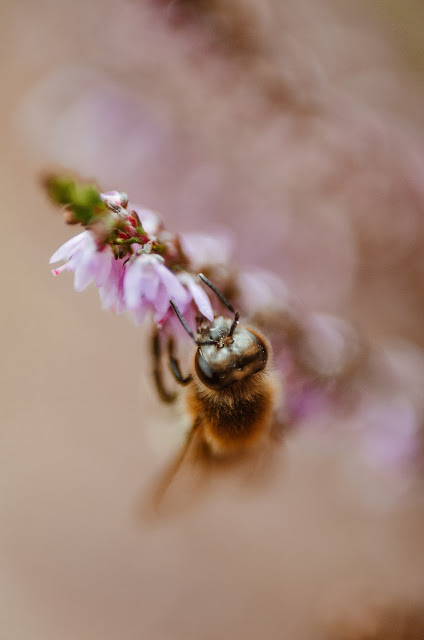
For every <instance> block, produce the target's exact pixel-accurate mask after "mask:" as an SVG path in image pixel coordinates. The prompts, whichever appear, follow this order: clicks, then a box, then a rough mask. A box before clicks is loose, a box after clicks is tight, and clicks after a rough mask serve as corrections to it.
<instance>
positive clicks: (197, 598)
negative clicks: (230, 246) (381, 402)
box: [0, 0, 424, 640]
mask: <svg viewBox="0 0 424 640" xmlns="http://www.w3.org/2000/svg"><path fill="white" fill-rule="evenodd" d="M228 4H230V3H228ZM352 4H353V3H347V2H346V3H334V4H332V3H330V2H324V0H319V1H315V2H312V0H311V1H310V2H308V1H307V0H302V1H301V2H294V0H293V1H287V2H282V1H281V2H264V3H259V2H258V3H257V4H255V3H254V2H244V3H243V2H234V5H232V6H233V8H234V11H233V10H232V9H231V8H230V10H229V9H228V5H227V7H226V8H222V6H221V3H220V2H212V3H210V4H208V3H206V2H199V3H195V2H189V1H187V2H183V3H178V2H173V3H169V4H168V3H166V2H165V1H164V0H163V1H161V2H159V1H157V2H154V1H153V0H152V1H148V0H139V1H138V2H133V1H129V0H127V1H123V2H113V1H112V0H107V1H106V2H103V3H100V2H92V3H88V4H87V3H84V2H80V1H77V2H73V3H66V2H63V1H57V0H55V1H53V0H35V1H32V2H29V1H27V2H21V3H14V2H12V1H10V2H7V1H6V0H3V2H2V5H1V12H2V20H1V27H0V29H1V38H0V51H1V58H0V60H1V62H0V64H1V69H2V80H3V81H2V94H1V95H2V101H1V102H2V118H1V120H0V127H1V140H2V152H1V154H0V163H1V164H0V167H1V169H0V185H1V186H0V189H1V193H2V219H3V243H2V252H1V255H2V272H1V278H2V280H1V282H2V287H3V296H2V299H3V305H2V314H1V317H2V322H1V328H2V331H1V335H2V338H3V341H2V342H3V344H2V361H3V367H2V383H1V391H2V398H1V404H0V406H1V415H2V419H1V449H0V451H1V453H0V456H1V464H0V469H1V471H0V474H1V481H0V514H1V516H0V566H1V571H0V607H1V615H0V626H1V635H2V637H5V638H8V639H10V640H12V639H13V640H15V639H16V640H18V639H19V640H21V639H25V640H26V639H27V638H28V639H29V638H31V640H37V639H38V638H40V639H41V638H42V639H43V640H50V638H51V639H52V640H53V639H55V640H56V639H58V638H60V639H62V638H63V639H67V638H81V639H85V638H87V639H90V640H94V639H97V638H99V639H100V638H102V640H105V639H109V638H110V639H114V638H120V639H123V640H132V639H134V640H135V639H136V638H137V639H139V638H149V639H152V640H156V639H158V640H168V639H170V640H171V639H172V640H177V639H180V638H181V640H182V639H184V640H190V639H195V638H196V639H197V638H202V639H205V640H207V639H209V638H211V639H212V638H216V637H217V636H218V635H220V636H222V637H224V638H243V639H244V640H248V639H253V638H259V637H263V638H269V639H272V638H290V639H291V638H296V639H297V638H299V639H300V638H308V639H309V638H310V639H312V638H315V637H316V638H321V637H328V636H327V635H326V631H323V632H322V625H323V623H322V620H323V619H324V618H326V617H327V616H329V617H330V618H331V617H332V616H333V615H334V617H336V618H337V617H342V618H343V616H344V613H345V612H349V611H350V610H351V607H352V602H357V601H358V602H359V611H360V613H359V616H361V607H362V603H363V602H364V603H365V602H369V601H370V600H371V601H373V599H374V598H376V599H377V600H378V601H380V599H381V600H382V601H383V602H386V600H387V601H388V602H392V600H393V601H396V602H403V601H405V600H406V601H408V602H415V601H416V600H418V601H421V602H422V601H423V588H424V563H423V560H424V542H423V535H422V532H423V524H424V505H423V500H422V486H421V485H422V479H421V478H420V476H419V474H417V475H416V476H414V477H413V479H412V480H410V481H408V483H406V484H405V482H404V478H403V477H399V476H398V475H396V474H394V475H391V474H390V473H379V472H376V471H375V470H374V469H373V468H371V467H369V466H367V465H366V464H365V463H364V462H363V460H362V459H361V458H360V457H358V456H356V457H355V456H353V455H351V452H350V451H349V449H348V448H346V447H345V446H344V442H343V441H342V442H339V439H338V436H336V435H334V437H331V436H328V435H325V436H324V435H316V434H315V433H314V432H308V431H306V433H305V432H303V433H302V434H299V435H298V436H296V435H295V436H292V437H291V439H290V441H289V442H287V444H286V446H285V448H284V453H281V463H280V470H279V473H278V476H277V478H276V479H275V481H274V483H273V484H272V486H270V487H269V488H268V489H267V490H266V491H262V492H261V491H258V492H254V493H253V494H252V495H249V494H248V493H246V491H244V492H243V491H241V492H240V491H239V490H238V489H236V488H235V487H234V486H233V485H232V483H231V481H228V482H227V483H226V484H224V485H223V486H219V487H218V488H217V489H216V490H215V491H210V492H208V493H207V494H205V497H204V499H201V500H196V502H195V503H194V504H193V508H192V509H188V510H184V511H183V512H181V513H177V514H174V515H173V516H172V517H170V518H166V519H164V520H161V521H158V522H155V523H152V522H149V521H144V520H143V519H142V518H140V517H138V516H137V514H138V512H139V506H140V501H142V500H143V496H145V495H146V494H147V493H148V490H149V486H150V484H151V482H152V481H153V478H154V477H155V474H156V473H157V472H158V470H159V469H160V468H161V467H162V465H163V464H164V462H165V460H166V459H167V457H168V456H169V450H167V449H166V448H161V446H160V443H161V442H162V440H163V438H162V434H167V433H168V432H169V431H173V430H174V429H175V431H177V430H178V429H179V424H180V420H179V417H178V415H176V414H175V412H174V411H173V410H167V409H166V410H165V409H164V408H163V407H161V406H160V405H159V403H158V402H157V401H156V399H155V397H154V393H153V389H152V384H151V381H150V379H149V366H150V363H149V357H148V354H147V353H146V346H145V345H146V331H145V330H144V329H138V328H136V327H134V326H133V324H132V322H131V321H130V320H129V319H127V318H125V317H115V316H113V315H112V314H110V313H106V312H102V311H101V310H100V305H99V300H98V295H97V292H96V291H95V290H94V287H90V288H89V289H88V290H87V291H85V292H84V293H83V294H78V295H77V294H76V293H75V292H74V291H73V289H72V280H71V277H70V276H69V274H64V275H63V276H61V277H60V278H56V279H54V278H53V277H52V275H51V273H50V270H49V266H48V258H49V256H50V255H51V254H52V253H53V252H54V251H55V249H56V248H57V247H58V246H59V245H60V244H62V242H64V240H65V239H66V238H68V237H69V236H70V235H72V232H73V230H72V229H66V228H65V227H64V225H63V222H62V219H61V216H60V214H59V213H58V212H56V211H55V210H54V208H53V207H52V206H51V205H50V204H49V203H48V202H47V200H46V198H45V197H44V195H43V193H42V191H41V189H40V186H39V176H40V174H41V172H42V171H43V170H44V169H45V167H56V166H66V167H67V168H69V169H71V170H74V171H78V172H79V173H80V174H81V175H82V176H84V177H90V178H94V179H96V180H97V181H98V182H99V184H100V185H101V186H102V187H103V188H104V189H113V188H117V189H122V190H126V191H128V192H129V193H130V196H131V198H132V199H133V200H135V201H138V202H140V203H142V204H144V205H146V206H149V207H152V208H157V209H158V210H160V211H162V212H163V214H164V217H165V219H166V222H167V225H168V226H169V228H171V229H176V230H188V229H201V230H203V229H205V230H211V229H214V228H216V227H221V228H222V226H227V227H228V228H229V229H230V230H231V231H232V232H233V233H234V234H235V235H236V237H237V239H238V240H237V249H236V252H235V256H234V260H235V261H236V262H237V263H238V264H239V265H242V264H256V265H257V266H261V267H267V268H273V269H274V270H275V271H276V272H278V273H279V274H280V275H281V276H283V277H284V278H285V279H286V281H287V283H288V286H289V287H290V288H291V290H294V291H295V292H296V294H297V295H298V297H299V300H300V303H301V305H302V308H304V309H305V310H308V309H317V310H325V311H333V312H338V313H341V314H343V315H345V316H346V317H348V318H349V319H350V320H352V321H354V322H356V323H358V324H359V326H360V327H361V330H362V331H363V333H364V335H366V336H367V337H368V338H369V339H370V340H371V341H373V340H374V341H376V342H379V341H381V340H385V339H388V338H392V337H395V338H396V339H398V338H402V339H407V340H409V341H411V343H412V344H413V345H416V348H417V350H418V348H420V347H422V346H423V345H424V330H423V324H422V317H423V310H424V309H423V307H424V299H423V290H424V289H423V285H424V262H423V260H424V258H423V256H424V252H423V245H424V226H423V212H424V187H423V185H424V180H423V176H424V145H423V122H424V119H423V115H422V114H423V109H422V107H423V88H422V84H423V69H424V67H423V65H424V56H423V39H422V29H423V26H424V12H423V8H422V7H421V4H420V2H419V1H418V0H417V1H416V2H414V1H410V2H403V3H400V2H395V1H394V0H393V1H392V2H390V3H389V2H384V3H383V2H380V3H364V4H363V5H358V6H356V3H355V7H356V8H355V9H354V10H353V8H352V7H351V5H352ZM420 353H421V352H420ZM334 420H335V422H336V421H337V420H336V418H334ZM165 440H166V438H165ZM363 594H372V595H371V596H368V595H365V596H364V595H363ZM364 606H365V605H364ZM321 632H322V634H323V635H321Z"/></svg>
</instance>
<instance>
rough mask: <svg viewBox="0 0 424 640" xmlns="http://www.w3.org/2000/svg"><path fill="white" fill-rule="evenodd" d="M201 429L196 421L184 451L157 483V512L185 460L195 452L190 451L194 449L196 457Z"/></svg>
mask: <svg viewBox="0 0 424 640" xmlns="http://www.w3.org/2000/svg"><path fill="white" fill-rule="evenodd" d="M200 427H201V422H200V420H196V421H195V422H194V424H193V426H192V427H191V429H190V431H189V432H188V434H187V437H186V441H185V443H184V445H183V446H182V449H181V451H180V452H179V454H178V456H177V457H176V458H175V459H174V460H173V461H172V462H171V464H170V465H169V466H168V467H167V468H166V469H165V471H164V473H163V474H162V477H161V478H160V480H159V482H158V483H157V485H156V487H155V490H154V494H153V507H154V510H155V511H157V510H158V509H159V507H160V505H161V503H162V501H163V498H164V496H165V494H166V492H167V490H168V488H169V486H170V485H171V483H172V481H173V480H174V478H175V476H176V475H177V473H178V471H179V470H180V468H181V466H182V464H183V462H184V461H185V459H186V458H188V457H192V456H193V451H190V450H193V449H194V456H195V457H196V455H197V449H198V448H199V442H198V440H199V438H198V436H199V434H201V430H200Z"/></svg>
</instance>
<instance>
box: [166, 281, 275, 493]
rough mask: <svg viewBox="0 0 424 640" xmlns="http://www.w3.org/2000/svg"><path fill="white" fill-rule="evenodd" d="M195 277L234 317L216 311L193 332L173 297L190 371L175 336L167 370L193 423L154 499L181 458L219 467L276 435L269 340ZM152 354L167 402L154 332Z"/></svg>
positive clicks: (256, 450)
mask: <svg viewBox="0 0 424 640" xmlns="http://www.w3.org/2000/svg"><path fill="white" fill-rule="evenodd" d="M199 277H200V278H201V279H202V280H203V282H204V283H205V284H206V285H207V286H208V287H210V289H212V291H213V292H214V293H215V294H216V295H217V297H218V298H219V300H220V301H221V303H222V304H223V306H224V307H225V308H226V309H228V311H229V312H230V313H231V314H232V317H226V316H223V315H219V316H217V317H215V318H214V320H213V322H209V321H205V320H203V321H200V319H198V324H197V331H196V334H194V333H193V331H192V330H191V329H190V327H189V326H188V324H187V322H186V320H185V319H184V317H183V316H182V314H181V312H180V310H179V308H178V307H177V305H176V304H175V303H174V302H173V301H172V300H171V305H172V307H173V309H174V311H175V313H176V315H177V317H178V319H179V321H180V322H181V324H182V326H183V327H184V329H185V331H186V332H187V334H188V335H189V336H190V338H191V339H192V341H193V342H194V344H195V345H196V349H195V351H194V353H193V356H192V367H191V368H192V370H191V372H190V373H189V374H188V375H186V376H185V375H183V373H182V371H181V367H180V364H179V361H178V360H177V358H176V357H175V356H174V352H173V339H172V338H171V339H170V340H169V343H168V348H169V366H170V370H171V372H172V375H173V377H174V378H175V380H176V381H177V383H178V384H179V385H181V386H183V387H185V389H184V403H185V407H186V411H187V413H188V415H189V416H190V421H191V427H190V428H189V431H188V433H187V437H186V441H185V444H184V445H183V447H182V450H181V452H180V454H179V456H178V457H177V459H176V460H175V461H174V462H173V464H172V465H171V467H170V468H169V469H168V470H167V472H166V473H165V476H164V477H163V479H162V481H161V483H160V487H159V489H158V491H157V499H158V502H160V500H161V497H162V496H163V494H164V493H165V491H166V489H167V487H168V486H169V484H170V482H171V481H172V479H173V478H174V476H175V475H176V473H177V471H178V469H179V468H180V466H181V464H182V462H183V461H184V460H185V459H187V458H191V459H192V460H193V459H194V460H196V461H200V462H201V463H203V464H204V465H205V464H207V463H209V464H210V463H217V464H218V465H219V466H221V467H222V466H223V465H226V464H233V463H235V462H236V461H240V460H245V459H247V458H251V457H252V456H255V455H258V454H259V452H262V451H263V450H264V448H266V447H267V446H268V445H269V443H270V442H271V441H272V440H273V438H274V436H275V424H274V408H275V405H276V400H277V397H278V395H279V390H278V381H277V378H276V375H275V374H274V373H273V372H272V370H271V369H270V360H271V347H270V344H269V342H268V340H267V339H266V338H265V336H263V335H262V334H261V333H260V332H259V331H258V330H257V329H254V328H252V327H250V326H246V327H245V326H242V325H241V324H240V315H239V313H238V312H237V311H236V310H235V309H234V307H233V306H232V305H231V304H230V302H228V300H227V299H226V298H225V297H224V295H223V294H222V293H221V292H220V291H219V290H218V289H217V288H216V287H215V286H214V285H213V284H212V283H211V282H210V281H209V280H208V279H207V278H206V276H204V275H203V274H199ZM205 322H206V324H205ZM153 356H154V362H155V366H154V379H155V382H156V385H157V388H158V391H159V395H160V397H161V398H162V399H163V400H165V401H167V402H170V401H173V400H174V399H175V394H169V393H168V392H167V391H166V390H165V388H164V385H163V382H162V379H161V374H160V365H159V357H160V349H159V338H158V335H157V334H156V335H155V336H154V339H153Z"/></svg>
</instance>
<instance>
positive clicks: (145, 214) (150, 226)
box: [128, 203, 163, 236]
mask: <svg viewBox="0 0 424 640" xmlns="http://www.w3.org/2000/svg"><path fill="white" fill-rule="evenodd" d="M128 209H129V210H130V211H135V212H136V213H137V215H138V217H139V218H140V221H141V224H142V225H143V229H144V230H145V232H146V233H147V234H148V235H149V236H157V235H158V233H159V232H160V231H162V229H163V224H162V220H161V219H160V217H159V215H158V214H157V213H155V212H154V211H151V210H150V209H144V208H143V207H140V206H138V205H135V204H131V203H130V204H129V205H128Z"/></svg>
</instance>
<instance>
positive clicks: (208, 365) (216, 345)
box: [171, 273, 268, 390]
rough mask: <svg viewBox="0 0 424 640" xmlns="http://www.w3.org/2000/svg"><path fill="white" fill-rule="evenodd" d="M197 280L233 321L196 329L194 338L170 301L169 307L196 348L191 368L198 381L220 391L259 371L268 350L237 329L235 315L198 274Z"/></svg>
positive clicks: (250, 334)
mask: <svg viewBox="0 0 424 640" xmlns="http://www.w3.org/2000/svg"><path fill="white" fill-rule="evenodd" d="M199 277H200V278H201V279H202V280H203V282H205V284H207V285H208V287H210V288H211V289H212V290H213V291H214V292H215V293H216V295H217V296H218V298H219V299H220V300H221V302H222V303H223V304H224V305H225V306H226V307H227V308H228V309H229V310H230V311H231V312H232V313H234V318H233V319H230V318H225V317H223V316H219V317H217V318H215V319H214V321H213V322H212V323H211V324H210V325H209V326H207V327H200V328H198V337H196V336H195V335H194V333H193V332H192V331H191V329H190V328H189V326H188V325H187V323H186V321H185V320H184V318H183V317H182V315H181V313H180V310H179V309H178V307H177V306H176V304H175V303H174V302H173V301H172V300H171V305H172V307H173V308H174V311H175V313H176V314H177V316H178V318H179V320H180V321H181V323H182V325H183V326H184V328H185V330H186V331H187V333H188V334H189V335H190V337H191V338H192V339H193V340H194V342H195V343H196V344H197V347H198V349H197V352H196V356H195V368H196V373H197V375H198V377H199V380H200V381H201V382H202V383H203V384H204V385H205V386H206V387H209V388H210V389H214V390H221V389H225V388H226V387H229V386H230V385H232V384H234V383H235V382H240V381H241V380H243V379H246V378H248V377H250V376H252V375H253V374H255V373H258V372H259V371H262V370H263V369H264V368H265V366H266V363H267V360H268V349H267V347H266V344H265V342H264V341H263V340H262V339H261V338H260V336H259V335H257V334H256V333H254V332H253V331H249V330H248V329H244V328H241V327H239V326H238V324H239V314H238V312H237V311H235V309H234V308H233V306H232V305H231V304H230V303H229V302H228V300H226V298H224V296H223V295H222V293H221V292H220V291H218V290H217V289H216V288H215V286H214V285H213V284H212V283H211V282H210V281H209V280H208V279H207V278H206V277H205V276H204V275H203V274H202V273H200V274H199Z"/></svg>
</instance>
